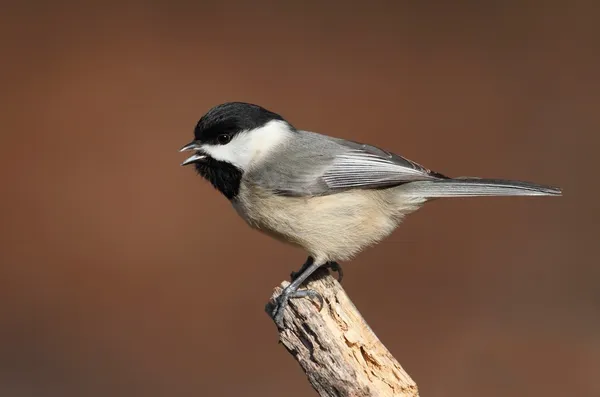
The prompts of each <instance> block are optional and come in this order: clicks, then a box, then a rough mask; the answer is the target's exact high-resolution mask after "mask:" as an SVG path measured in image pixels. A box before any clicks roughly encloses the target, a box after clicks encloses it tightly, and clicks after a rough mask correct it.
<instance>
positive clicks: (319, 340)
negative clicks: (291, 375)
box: [266, 269, 419, 397]
mask: <svg viewBox="0 0 600 397" xmlns="http://www.w3.org/2000/svg"><path fill="white" fill-rule="evenodd" d="M288 284H289V283H288V282H283V283H282V284H281V286H279V287H277V288H276V289H275V292H274V294H273V296H272V297H271V300H270V301H269V304H267V307H266V311H267V313H268V314H269V316H271V312H272V310H273V307H274V306H273V305H274V300H275V298H276V297H277V296H279V294H280V293H281V291H282V289H283V288H285V287H286V286H287V285H288ZM307 287H308V288H310V289H313V290H315V291H317V292H319V293H320V294H321V296H322V297H323V299H324V301H325V304H324V306H323V308H322V310H321V311H320V312H319V307H318V302H316V301H312V300H310V299H306V298H300V299H292V300H290V304H289V306H288V308H287V310H286V312H285V314H284V324H285V329H284V330H282V331H280V334H279V339H280V342H281V343H282V344H283V346H285V348H286V349H287V350H288V352H290V353H291V354H292V356H293V357H294V358H295V359H296V361H298V363H299V364H300V366H301V367H302V369H303V370H304V372H305V373H306V375H307V377H308V380H309V381H310V383H311V385H312V386H313V388H314V389H315V390H316V391H317V392H318V393H319V394H320V395H321V396H327V397H340V396H352V397H363V396H365V397H366V396H370V397H388V396H402V397H405V396H411V397H414V396H418V395H419V393H418V390H417V385H416V384H415V382H414V381H413V380H412V379H411V378H410V376H409V375H408V374H407V373H406V372H405V371H404V369H403V368H402V367H401V366H400V364H399V363H398V361H396V359H395V358H394V357H393V356H392V354H391V353H390V352H389V351H388V350H387V349H386V347H385V346H384V345H383V344H382V343H381V341H380V340H379V339H378V338H377V336H376V335H375V333H374V332H373V331H372V330H371V328H370V327H369V325H368V324H367V323H366V322H365V320H364V319H363V318H362V316H361V315H360V313H359V312H358V310H357V309H356V307H355V306H354V304H353V303H352V301H351V300H350V298H349V297H348V295H346V292H345V291H344V289H343V288H342V286H341V285H340V284H339V283H338V282H337V280H335V279H334V278H333V277H332V276H330V275H329V272H328V271H327V270H325V269H320V270H318V271H317V272H315V275H314V276H313V277H311V278H310V280H309V282H308V286H307Z"/></svg>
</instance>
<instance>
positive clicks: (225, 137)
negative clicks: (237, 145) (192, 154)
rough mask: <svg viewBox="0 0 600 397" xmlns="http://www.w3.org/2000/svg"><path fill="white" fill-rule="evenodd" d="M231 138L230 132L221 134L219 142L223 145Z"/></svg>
mask: <svg viewBox="0 0 600 397" xmlns="http://www.w3.org/2000/svg"><path fill="white" fill-rule="evenodd" d="M230 140H231V136H230V135H229V134H221V135H219V136H218V137H217V142H219V143H220V144H221V145H225V144H227V143H229V141H230Z"/></svg>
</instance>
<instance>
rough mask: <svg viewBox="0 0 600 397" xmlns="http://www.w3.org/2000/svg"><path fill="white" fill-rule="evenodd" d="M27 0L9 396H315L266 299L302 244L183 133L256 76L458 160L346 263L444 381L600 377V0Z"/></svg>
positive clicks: (17, 50)
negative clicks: (226, 188) (533, 194)
mask: <svg viewBox="0 0 600 397" xmlns="http://www.w3.org/2000/svg"><path fill="white" fill-rule="evenodd" d="M323 3H324V2H317V1H301V2H300V1H298V2H289V3H283V2H275V1H273V2H216V1H214V2H210V1H206V2H203V1H200V2H196V3H193V2H187V1H186V2H184V1H166V0H156V1H152V2H147V3H143V2H138V3H134V2H121V3H115V4H111V3H110V2H106V1H105V2H102V3H99V4H96V5H93V4H92V3H87V4H85V5H83V4H81V3H79V2H75V1H54V2H51V3H50V2H48V3H46V2H41V1H23V2H16V1H13V2H3V11H2V16H1V17H0V18H1V21H0V22H1V23H0V40H1V42H0V43H1V46H0V48H1V50H0V51H1V54H2V55H1V57H2V62H1V65H0V71H1V74H0V75H1V76H2V77H1V78H2V90H1V92H0V101H1V107H0V109H1V110H0V115H1V116H0V117H1V121H2V131H1V133H0V134H1V135H0V149H1V150H2V155H1V156H0V177H1V186H2V195H1V209H0V216H1V220H2V222H1V229H0V395H2V396H6V397H30V396H31V397H37V396H43V397H46V396H48V397H50V396H69V397H70V396H90V397H95V396H107V395H109V396H138V395H139V396H150V397H154V396H156V397H163V396H198V395H201V396H237V395H244V396H282V395H283V396H290V397H293V396H311V395H315V394H314V392H313V390H312V389H311V387H310V386H309V383H308V382H307V380H306V379H305V376H304V374H303V373H302V371H301V369H300V367H299V366H298V365H297V363H296V362H295V361H294V360H293V358H292V357H291V356H289V355H288V353H287V352H286V351H285V350H284V349H283V347H281V346H279V345H278V343H277V332H276V329H275V326H274V325H273V323H272V321H271V320H270V319H269V318H268V317H267V315H266V314H265V313H264V312H263V308H264V304H265V303H266V301H267V300H268V298H269V296H270V295H271V292H272V289H273V288H274V287H275V286H276V285H278V284H279V283H280V282H281V281H282V280H283V279H285V278H287V277H289V273H290V271H292V270H295V269H297V268H298V267H299V266H300V265H301V264H302V263H303V261H304V259H305V254H304V252H302V251H299V250H296V249H294V248H291V247H287V246H284V245H282V244H281V243H279V242H277V241H274V240H271V239H270V238H268V237H266V236H263V235H261V234H259V233H257V232H255V231H252V230H250V229H249V228H248V227H247V226H246V225H245V224H244V223H243V221H242V220H241V219H240V218H238V216H237V215H236V214H235V212H234V211H233V210H232V209H231V207H230V204H229V203H228V202H227V200H226V199H224V198H223V197H222V196H221V195H220V194H218V193H217V192H216V191H215V190H213V189H212V187H211V186H210V185H209V184H208V183H206V182H204V181H203V180H201V179H200V178H199V177H198V176H196V175H195V173H194V171H193V170H192V169H191V168H182V167H180V166H179V163H180V162H181V161H183V159H184V158H185V155H184V154H181V153H178V149H179V148H180V147H181V146H182V145H183V144H184V143H187V142H188V141H189V140H190V139H191V137H192V131H193V127H194V125H195V123H196V121H197V120H198V118H200V116H202V114H203V113H204V112H206V111H207V110H208V109H209V108H210V107H212V106H214V105H216V104H218V103H221V102H225V101H231V100H241V101H248V102H254V103H258V104H261V105H263V106H265V107H267V108H269V109H271V110H274V111H276V112H278V113H280V114H282V115H283V116H284V117H286V118H287V119H288V120H289V121H290V122H292V123H293V124H295V125H296V126H297V127H299V128H304V129H309V130H314V131H320V132H326V133H328V134H331V135H334V136H340V137H345V138H349V139H354V140H359V141H366V142H369V143H372V144H375V145H377V146H380V147H384V148H386V149H389V150H391V151H394V152H396V153H398V154H401V155H404V156H406V157H408V158H410V159H412V160H415V161H417V162H419V163H421V164H423V165H425V166H427V167H429V168H431V169H434V170H436V171H439V172H442V173H445V174H448V175H451V176H459V175H476V176H483V177H503V178H513V179H522V180H531V181H535V182H538V183H547V184H553V185H558V186H561V187H562V188H563V189H564V194H565V195H564V197H562V198H480V199H454V200H438V201H435V202H433V203H430V204H428V205H427V206H426V207H425V208H423V209H422V210H420V211H418V212H417V213H415V214H413V215H412V216H410V217H409V218H408V219H407V220H406V222H405V223H404V224H403V225H402V226H401V227H400V228H399V229H398V230H397V231H396V232H395V233H394V234H393V235H392V236H391V237H389V238H388V239H387V240H385V242H383V243H382V244H380V245H379V246H378V247H377V248H373V249H370V250H368V251H366V252H364V253H363V254H361V255H360V256H359V257H358V258H356V259H355V260H354V261H352V262H351V263H345V264H344V265H345V266H344V270H345V280H344V286H345V288H346V290H347V292H348V294H349V295H350V296H351V297H352V299H353V300H354V302H355V304H356V305H357V307H358V309H359V310H360V311H361V312H362V314H363V315H364V317H365V318H366V320H367V321H368V322H369V323H370V325H371V326H372V327H373V329H374V331H375V332H376V333H377V335H378V336H379V338H380V339H381V340H382V341H383V343H384V344H385V345H386V346H387V347H388V348H389V349H390V351H391V352H392V353H393V354H394V355H395V356H396V358H397V359H398V360H399V362H400V363H401V364H402V365H403V367H404V368H405V369H406V371H407V372H408V373H409V374H410V375H411V376H412V377H413V378H414V380H415V381H416V382H417V384H418V386H419V388H420V390H421V395H423V396H428V397H432V396H463V397H465V396H482V395H483V396H486V397H495V396H544V395H571V396H598V395H600V383H599V382H598V380H597V376H598V373H599V371H600V316H599V311H600V289H599V287H598V285H599V281H600V261H599V255H598V237H599V231H598V224H599V221H600V204H599V202H598V193H599V190H600V189H599V188H598V183H597V179H598V176H597V172H598V160H597V159H598V150H599V148H600V146H599V143H600V135H599V134H598V129H599V127H600V111H599V104H600V79H599V77H600V76H599V72H598V71H599V70H600V52H599V51H598V49H599V48H600V27H599V25H598V23H597V21H598V18H599V17H600V13H598V9H599V8H600V5H599V4H598V3H597V2H594V1H588V2H584V1H571V2H567V1H562V2H561V1H546V2H543V3H541V2H533V1H489V2H487V3H485V2H475V1H469V2H461V4H450V3H445V4H444V3H442V2H428V3H427V4H425V3H423V2H392V1H369V2H367V1H357V2H347V1H332V2H327V3H326V4H323Z"/></svg>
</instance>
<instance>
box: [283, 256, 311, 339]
mask: <svg viewBox="0 0 600 397" xmlns="http://www.w3.org/2000/svg"><path fill="white" fill-rule="evenodd" d="M319 262H320V261H319ZM319 262H315V261H314V259H313V258H312V257H308V259H307V260H306V263H305V264H304V266H302V269H304V270H302V269H301V271H302V273H301V274H300V275H298V276H297V277H296V278H295V280H294V281H292V283H291V284H290V285H288V286H287V287H285V288H284V290H283V291H282V292H281V295H279V296H278V297H277V301H276V306H275V309H274V310H273V313H272V315H273V319H274V320H275V324H277V327H278V328H279V329H283V313H284V312H285V309H286V308H287V306H288V304H289V300H290V299H292V298H306V297H309V298H315V299H317V300H318V301H319V303H320V307H321V308H322V307H323V297H322V296H321V295H320V294H319V293H318V292H317V291H313V290H310V289H306V290H302V291H298V287H299V286H300V285H302V283H303V282H304V281H305V280H306V279H307V278H308V277H310V275H311V274H313V273H314V272H315V270H317V269H318V268H319V267H321V266H322V265H323V263H322V262H321V263H319Z"/></svg>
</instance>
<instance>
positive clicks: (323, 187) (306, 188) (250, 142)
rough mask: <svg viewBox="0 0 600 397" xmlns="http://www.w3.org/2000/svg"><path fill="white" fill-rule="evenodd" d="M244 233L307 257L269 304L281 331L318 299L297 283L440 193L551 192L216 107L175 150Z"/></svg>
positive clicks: (234, 105)
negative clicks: (289, 311)
mask: <svg viewBox="0 0 600 397" xmlns="http://www.w3.org/2000/svg"><path fill="white" fill-rule="evenodd" d="M181 151H192V152H193V154H192V155H191V156H190V157H189V158H188V159H186V160H185V161H184V162H183V163H182V165H188V164H193V165H194V166H195V168H196V171H197V172H198V173H199V174H200V175H201V176H202V177H204V178H205V179H207V180H208V181H209V182H210V183H211V184H212V185H213V186H214V187H215V188H216V189H217V190H218V191H220V192H221V193H222V194H223V195H224V196H225V197H227V199H229V200H230V202H231V203H232V205H233V208H234V209H235V210H236V211H237V213H238V214H239V215H240V216H241V217H242V218H243V219H244V220H245V221H246V222H247V223H248V224H249V225H250V226H251V227H253V228H255V229H258V230H260V231H262V232H264V233H266V234H268V235H270V236H272V237H275V238H277V239H279V240H282V241H285V242H288V243H291V244H293V245H296V246H299V247H301V248H303V249H304V250H306V251H307V252H308V254H309V257H308V259H307V261H306V263H305V264H304V265H303V266H302V268H301V269H300V271H298V272H294V273H292V282H291V284H289V285H288V286H287V287H286V288H285V289H284V290H283V292H282V293H281V295H280V296H279V297H278V299H277V307H276V308H275V311H274V313H273V318H274V320H275V323H276V324H277V326H278V327H280V328H283V313H284V310H285V308H286V306H287V305H288V302H289V299H291V298H300V297H312V298H316V299H319V300H320V301H321V304H322V303H323V300H322V298H321V297H320V295H319V294H318V293H316V292H315V291H312V290H308V289H299V287H300V285H301V284H302V283H303V282H304V281H305V280H306V279H307V278H308V277H309V276H310V275H311V274H312V273H313V272H314V271H315V270H316V269H318V268H319V267H321V266H328V267H330V268H332V269H333V270H337V271H339V272H340V276H341V267H340V266H339V264H338V261H345V260H349V259H351V258H352V257H354V256H355V255H356V254H358V253H359V252H360V251H362V250H363V249H365V248H366V247H368V246H370V245H373V244H376V243H378V242H379V241H381V240H382V239H383V238H385V237H386V236H388V235H389V234H390V233H392V231H393V230H394V229H395V228H396V227H397V226H398V224H399V223H400V222H401V220H402V219H403V218H404V217H405V216H406V215H408V214H410V213H412V212H414V211H416V210H417V209H419V208H420V207H421V206H422V205H423V204H424V203H425V202H427V201H428V200H431V199H435V198H442V197H470V196H471V197H472V196H559V195H561V190H560V189H559V188H556V187H551V186H544V185H538V184H534V183H529V182H521V181H511V180H500V179H481V178H475V177H473V178H470V177H469V178H467V177H461V178H450V177H447V176H445V175H442V174H440V173H437V172H434V171H431V170H429V169H427V168H425V167H423V166H421V165H419V164H417V163H415V162H413V161H411V160H408V159H406V158H404V157H401V156H399V155H396V154H393V153H391V152H388V151H385V150H382V149H380V148H377V147H375V146H371V145H366V144H362V143H358V142H353V141H348V140H345V139H340V138H334V137H331V136H328V135H323V134H319V133H316V132H310V131H305V130H301V129H298V128H296V127H294V126H293V125H292V124H291V123H290V122H288V121H287V120H285V119H284V118H283V117H282V116H280V115H279V114H277V113H274V112H271V111H269V110H267V109H265V108H263V107H261V106H258V105H254V104H249V103H243V102H230V103H224V104H221V105H218V106H215V107H213V108H212V109H210V110H209V111H208V112H207V113H206V114H205V115H204V116H202V118H200V120H199V121H198V123H197V124H196V127H195V130H194V140H193V141H191V142H190V143H188V144H187V145H185V146H183V147H182V148H181Z"/></svg>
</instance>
